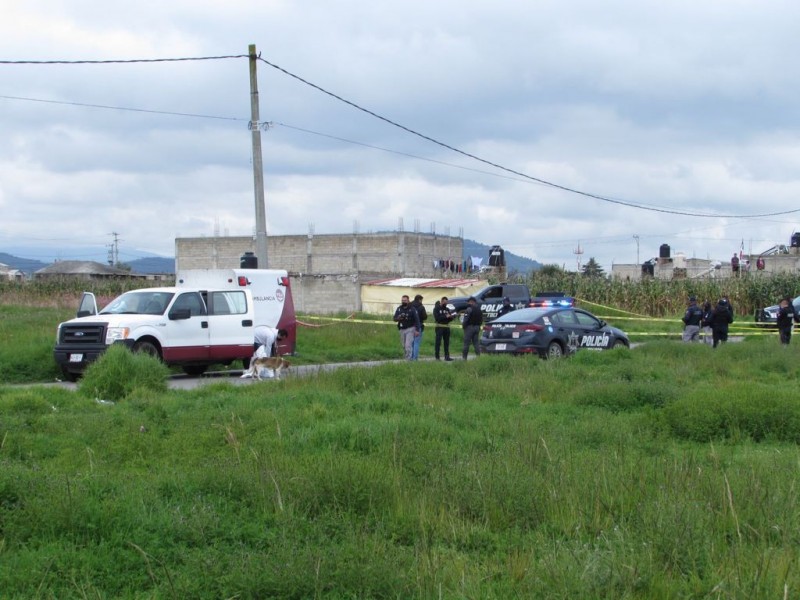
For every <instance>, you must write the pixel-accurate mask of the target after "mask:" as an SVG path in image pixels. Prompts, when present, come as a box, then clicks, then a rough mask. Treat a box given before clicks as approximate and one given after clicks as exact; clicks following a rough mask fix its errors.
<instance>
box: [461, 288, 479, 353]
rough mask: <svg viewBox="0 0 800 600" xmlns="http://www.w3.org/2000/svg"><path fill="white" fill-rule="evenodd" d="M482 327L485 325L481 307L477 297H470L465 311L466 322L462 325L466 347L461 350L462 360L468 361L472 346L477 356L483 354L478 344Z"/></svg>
mask: <svg viewBox="0 0 800 600" xmlns="http://www.w3.org/2000/svg"><path fill="white" fill-rule="evenodd" d="M481 325H483V314H482V313H481V307H480V306H478V301H477V300H476V299H475V297H474V296H470V297H469V300H467V310H466V311H464V320H463V321H462V323H461V326H462V327H463V328H464V347H463V348H462V349H461V358H463V359H464V360H467V356H469V347H470V344H471V345H472V347H473V348H475V356H480V354H481V347H480V345H479V344H478V338H479V336H480V333H481Z"/></svg>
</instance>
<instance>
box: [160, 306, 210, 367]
mask: <svg viewBox="0 0 800 600" xmlns="http://www.w3.org/2000/svg"><path fill="white" fill-rule="evenodd" d="M163 326H164V328H165V332H164V343H163V345H162V353H163V356H164V361H165V362H167V363H172V362H189V361H197V362H203V361H208V360H209V344H210V337H209V328H208V314H207V310H206V305H205V302H204V301H203V298H202V296H201V295H200V294H199V293H198V292H183V293H180V294H176V296H175V299H174V300H173V302H172V305H171V306H170V307H169V309H168V311H167V319H166V320H165V321H164V325H163Z"/></svg>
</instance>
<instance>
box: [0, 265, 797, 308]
mask: <svg viewBox="0 0 800 600" xmlns="http://www.w3.org/2000/svg"><path fill="white" fill-rule="evenodd" d="M520 283H526V284H527V285H528V287H529V288H530V290H531V293H532V294H536V293H537V292H543V291H560V292H566V293H567V294H568V295H570V296H575V297H576V298H578V299H579V300H585V301H589V302H594V303H597V304H602V305H604V306H608V307H612V308H618V309H620V310H624V311H626V312H632V313H637V314H642V315H648V316H653V317H663V316H669V315H675V314H679V313H681V312H683V310H684V309H685V308H686V299H687V298H688V297H689V296H696V297H697V300H698V301H699V302H700V303H702V302H703V301H705V300H709V301H711V302H712V303H715V302H716V301H717V300H718V299H719V298H721V297H722V296H727V297H728V298H729V299H730V301H731V303H732V304H733V307H734V309H735V310H736V314H737V315H740V316H741V315H752V314H753V312H754V311H755V309H756V308H759V307H763V306H769V305H772V304H777V303H778V301H779V300H780V299H781V298H783V297H784V296H791V297H794V296H797V295H798V294H800V275H786V274H779V275H767V274H763V273H756V274H750V275H748V276H745V277H740V278H732V279H678V280H672V281H665V280H661V279H654V278H645V279H643V280H641V281H622V280H618V279H607V278H604V277H587V276H585V275H583V274H581V273H570V272H565V271H558V272H552V271H545V272H540V271H535V272H533V273H532V274H531V275H529V276H527V278H525V277H523V278H521V279H520ZM159 285H166V283H164V282H158V281H147V280H137V279H124V278H123V279H106V280H83V279H71V278H67V277H65V278H58V279H43V280H38V279H37V280H34V281H25V282H14V281H2V280H0V304H7V305H9V304H12V305H17V306H47V307H53V308H74V307H76V306H77V302H78V299H79V298H80V295H81V293H82V292H84V291H89V292H94V294H95V295H96V296H97V301H98V305H100V306H103V305H105V304H106V303H107V302H108V301H110V300H111V299H113V298H115V297H116V296H118V295H120V294H121V293H123V292H126V291H128V290H132V289H138V288H142V287H157V286H159Z"/></svg>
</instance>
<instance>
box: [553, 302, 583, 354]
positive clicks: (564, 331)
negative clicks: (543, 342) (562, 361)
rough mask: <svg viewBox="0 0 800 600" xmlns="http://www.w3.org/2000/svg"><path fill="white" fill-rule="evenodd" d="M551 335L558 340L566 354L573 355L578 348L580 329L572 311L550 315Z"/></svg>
mask: <svg viewBox="0 0 800 600" xmlns="http://www.w3.org/2000/svg"><path fill="white" fill-rule="evenodd" d="M550 322H551V323H552V327H553V335H554V337H556V338H558V339H559V340H560V341H561V343H562V345H563V346H564V348H566V351H567V353H569V354H574V353H575V351H576V350H577V349H578V347H580V343H581V329H580V325H579V323H578V319H577V318H576V317H575V311H573V310H571V309H570V310H560V311H558V312H555V313H552V314H551V315H550Z"/></svg>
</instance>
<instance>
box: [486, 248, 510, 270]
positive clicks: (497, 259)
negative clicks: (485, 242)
mask: <svg viewBox="0 0 800 600" xmlns="http://www.w3.org/2000/svg"><path fill="white" fill-rule="evenodd" d="M489 266H490V267H505V266H506V251H505V250H503V249H502V248H501V247H500V246H492V247H491V248H489Z"/></svg>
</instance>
